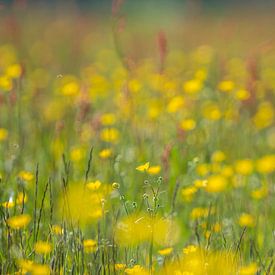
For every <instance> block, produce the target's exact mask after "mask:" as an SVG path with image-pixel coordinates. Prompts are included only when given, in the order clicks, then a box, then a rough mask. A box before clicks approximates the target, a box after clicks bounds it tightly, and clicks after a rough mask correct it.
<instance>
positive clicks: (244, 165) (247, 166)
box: [235, 159, 253, 176]
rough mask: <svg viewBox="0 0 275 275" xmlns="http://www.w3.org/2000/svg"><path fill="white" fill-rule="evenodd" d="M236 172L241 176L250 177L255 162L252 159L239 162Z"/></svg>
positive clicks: (237, 162)
mask: <svg viewBox="0 0 275 275" xmlns="http://www.w3.org/2000/svg"><path fill="white" fill-rule="evenodd" d="M235 170H236V172H237V173H238V174H240V175H244V176H246V175H250V174H251V173H252V172H253V162H252V160H250V159H242V160H237V161H236V162H235Z"/></svg>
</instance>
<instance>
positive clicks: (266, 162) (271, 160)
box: [256, 155, 275, 174]
mask: <svg viewBox="0 0 275 275" xmlns="http://www.w3.org/2000/svg"><path fill="white" fill-rule="evenodd" d="M256 169H257V171H258V172H259V173H262V174H270V173H273V172H274V171H275V155H266V156H263V157H262V158H260V159H258V160H257V162H256Z"/></svg>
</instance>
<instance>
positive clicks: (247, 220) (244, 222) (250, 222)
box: [239, 213, 255, 227]
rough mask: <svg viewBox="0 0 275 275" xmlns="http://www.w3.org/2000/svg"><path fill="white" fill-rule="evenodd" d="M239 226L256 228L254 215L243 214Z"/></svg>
mask: <svg viewBox="0 0 275 275" xmlns="http://www.w3.org/2000/svg"><path fill="white" fill-rule="evenodd" d="M239 225H240V226H242V227H245V226H246V227H254V226H255V219H254V217H253V216H252V215H250V214H247V213H243V214H242V215H241V216H240V218H239Z"/></svg>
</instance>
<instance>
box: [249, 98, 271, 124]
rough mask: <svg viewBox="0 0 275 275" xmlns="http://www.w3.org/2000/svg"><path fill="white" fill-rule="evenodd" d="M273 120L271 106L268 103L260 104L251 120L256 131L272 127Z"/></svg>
mask: <svg viewBox="0 0 275 275" xmlns="http://www.w3.org/2000/svg"><path fill="white" fill-rule="evenodd" d="M273 120H274V108H273V105H272V104H271V103H270V102H268V101H266V102H262V103H261V104H260V105H259V106H258V110H257V113H256V114H255V116H254V117H253V119H252V121H253V123H254V125H255V126H256V128H258V129H263V128H266V127H269V126H270V125H272V123H273Z"/></svg>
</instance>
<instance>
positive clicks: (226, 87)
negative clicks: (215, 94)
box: [218, 80, 235, 92]
mask: <svg viewBox="0 0 275 275" xmlns="http://www.w3.org/2000/svg"><path fill="white" fill-rule="evenodd" d="M234 87H235V84H234V82H233V81H230V80H224V81H221V82H220V83H219V85H218V89H219V90H220V91H222V92H230V91H232V90H233V89H234Z"/></svg>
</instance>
